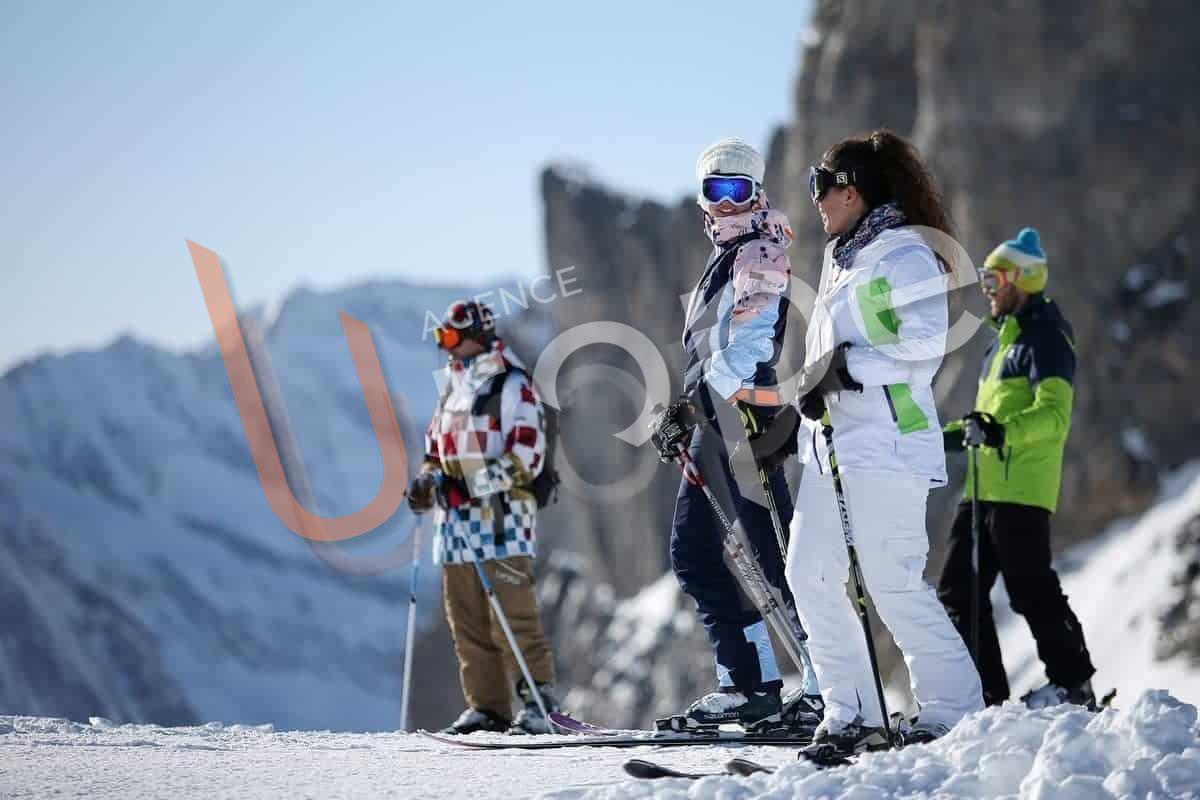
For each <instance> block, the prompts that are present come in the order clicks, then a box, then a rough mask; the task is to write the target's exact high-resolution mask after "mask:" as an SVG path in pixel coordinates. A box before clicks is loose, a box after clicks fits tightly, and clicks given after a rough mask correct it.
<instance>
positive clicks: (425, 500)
mask: <svg viewBox="0 0 1200 800" xmlns="http://www.w3.org/2000/svg"><path fill="white" fill-rule="evenodd" d="M441 477H442V473H441V472H440V471H438V470H428V471H423V472H421V473H420V474H419V475H417V477H415V478H413V482H412V485H410V486H409V487H408V507H409V508H410V509H412V511H413V513H414V514H424V513H425V512H426V511H428V510H429V509H431V508H433V505H434V503H436V502H437V492H438V486H439V484H441Z"/></svg>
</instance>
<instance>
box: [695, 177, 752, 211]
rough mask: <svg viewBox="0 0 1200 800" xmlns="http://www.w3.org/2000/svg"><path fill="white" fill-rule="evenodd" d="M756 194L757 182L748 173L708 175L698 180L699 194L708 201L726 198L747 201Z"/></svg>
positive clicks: (735, 201) (737, 202)
mask: <svg viewBox="0 0 1200 800" xmlns="http://www.w3.org/2000/svg"><path fill="white" fill-rule="evenodd" d="M757 195H758V183H757V182H756V181H755V180H754V179H753V178H751V177H750V176H748V175H709V176H708V177H707V178H705V179H704V180H703V181H701V182H700V196H701V197H703V198H704V199H705V200H707V201H708V202H710V203H719V202H721V201H722V200H728V201H729V202H731V203H733V204H734V205H739V206H740V205H742V204H743V203H749V202H750V201H751V200H753V199H754V198H755V197H756V196H757Z"/></svg>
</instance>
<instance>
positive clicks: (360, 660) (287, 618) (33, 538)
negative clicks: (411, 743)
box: [0, 282, 464, 730]
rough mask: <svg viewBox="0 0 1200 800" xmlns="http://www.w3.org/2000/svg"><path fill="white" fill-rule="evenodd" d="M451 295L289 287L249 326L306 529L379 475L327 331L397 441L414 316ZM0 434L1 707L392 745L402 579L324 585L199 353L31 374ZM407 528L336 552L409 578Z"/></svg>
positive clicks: (423, 409)
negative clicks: (372, 353)
mask: <svg viewBox="0 0 1200 800" xmlns="http://www.w3.org/2000/svg"><path fill="white" fill-rule="evenodd" d="M463 293H464V290H462V289H457V288H451V287H440V288H439V287H422V286H413V285H409V284H404V283H398V282H391V283H376V284H367V285H362V286H358V287H354V288H352V289H347V290H344V291H335V292H327V293H316V292H312V291H308V290H298V291H296V292H293V293H292V294H291V295H290V296H289V297H288V298H287V299H286V300H285V302H283V303H282V304H281V306H280V307H279V309H278V311H277V313H275V314H274V315H273V316H272V317H271V318H268V319H265V320H263V321H262V330H263V334H264V336H265V350H266V352H267V353H268V354H269V361H270V366H271V371H272V372H273V373H274V376H275V378H276V380H277V382H278V386H279V395H280V396H281V397H282V400H283V403H284V404H285V405H286V414H287V417H288V418H289V420H290V428H291V431H292V434H293V435H294V438H295V439H296V441H297V442H298V445H299V451H300V454H301V456H302V458H303V461H304V465H305V470H304V471H305V473H306V477H307V479H308V480H307V482H308V484H309V485H310V486H311V489H312V494H313V497H314V501H313V503H312V506H313V510H314V511H318V512H319V513H322V514H324V515H330V516H332V515H339V514H345V513H348V512H350V511H354V510H357V509H359V508H361V507H362V506H364V505H365V504H366V503H367V502H369V501H370V499H371V498H372V497H373V496H374V495H375V493H376V492H377V491H378V487H379V482H380V477H381V467H380V464H381V462H380V457H379V452H378V447H377V445H376V442H375V437H374V434H373V431H372V429H371V426H370V422H369V419H368V417H367V412H366V407H365V404H364V402H363V400H362V395H361V392H360V390H359V387H358V381H357V378H356V376H355V374H354V370H353V365H352V362H351V360H350V358H349V354H348V352H347V349H346V344H345V340H344V338H343V335H342V330H341V324H340V322H339V319H338V312H340V311H345V312H347V313H349V314H351V315H353V316H355V317H357V318H359V319H362V320H364V321H365V322H366V323H367V324H368V325H369V326H370V328H371V330H372V332H373V335H374V338H375V340H376V344H377V348H378V352H379V356H380V361H381V365H382V367H383V370H384V373H385V376H386V378H387V380H388V382H389V386H390V388H391V390H392V394H393V400H394V401H395V403H396V406H397V412H398V417H399V419H400V424H401V427H402V430H403V431H404V433H405V438H406V441H408V442H410V443H415V442H418V441H419V439H418V438H417V437H416V434H415V431H416V427H415V425H414V420H416V421H417V422H418V424H419V423H421V422H423V418H424V417H426V416H427V414H428V413H429V410H430V409H431V408H432V405H433V402H434V399H435V386H434V382H433V379H432V372H433V370H434V369H435V368H436V367H437V366H438V363H439V359H438V356H437V355H436V351H435V349H434V347H433V345H432V344H431V343H430V342H429V340H428V339H426V340H425V341H422V330H423V322H424V319H425V314H426V312H427V311H432V312H433V313H434V314H435V315H439V316H440V314H441V313H442V311H443V310H444V309H445V307H446V305H447V304H448V303H449V302H450V301H451V299H452V298H454V297H458V296H461V295H462V294H463ZM250 327H253V326H247V328H250ZM261 377H262V376H261V375H260V379H261ZM0 420H3V423H4V424H3V425H0V608H3V611H2V612H0V710H2V711H4V712H6V713H29V714H52V715H65V716H71V717H73V718H77V719H78V718H86V717H87V716H88V715H91V714H102V715H105V716H108V717H112V718H114V719H117V720H120V721H155V722H158V723H163V724H172V723H173V724H180V723H188V722H192V721H197V720H204V719H224V720H228V721H230V722H271V723H274V724H275V725H276V726H278V727H281V728H292V727H318V728H326V727H329V728H342V729H346V728H349V729H359V730H362V729H367V730H370V729H388V728H394V727H395V726H396V723H397V721H398V719H399V709H398V705H399V701H398V698H399V696H400V685H399V684H400V678H399V662H400V657H401V642H402V641H403V627H404V608H405V605H406V602H407V596H408V572H407V570H403V571H393V572H390V573H387V574H384V575H379V576H374V577H371V576H366V577H354V576H349V575H345V574H342V573H340V572H339V571H337V570H335V569H333V568H331V567H330V566H329V565H328V564H327V563H325V561H323V560H322V558H320V557H318V554H317V553H315V552H314V550H313V549H312V548H311V547H310V545H309V543H308V542H307V541H305V540H303V539H301V538H300V537H298V536H296V535H295V534H293V533H291V532H290V531H289V530H287V529H286V528H285V527H284V526H283V525H282V524H281V523H280V522H279V521H278V520H277V519H276V518H275V516H274V515H273V514H272V512H271V511H270V509H269V508H268V506H267V503H266V500H265V498H264V496H263V494H262V491H261V489H260V487H259V483H258V479H257V474H256V472H255V470H254V466H253V462H252V459H251V457H250V453H249V448H248V447H247V445H246V442H245V437H244V434H243V430H242V424H241V420H240V418H239V417H238V414H237V411H236V407H235V405H234V402H233V397H232V392H231V389H230V386H229V381H228V378H227V376H226V372H225V368H224V365H223V363H222V361H221V359H220V358H219V356H217V355H216V353H215V352H214V351H213V348H211V347H210V348H209V349H208V350H207V351H205V352H201V353H196V354H188V355H178V354H174V353H170V352H166V351H163V350H161V349H157V348H155V347H152V346H149V345H146V344H143V343H140V342H137V341H135V340H133V339H130V338H127V337H126V338H122V339H120V340H118V341H116V342H115V343H113V344H112V345H110V346H108V347H106V348H104V349H102V350H99V351H95V352H81V353H74V354H70V355H66V356H62V357H39V358H36V359H32V360H30V361H28V362H25V363H24V364H22V365H20V366H18V367H15V368H14V369H12V370H10V371H9V372H8V373H7V374H5V375H4V377H3V378H2V379H0ZM409 450H410V453H412V454H413V458H412V460H413V461H415V459H416V458H417V457H419V456H417V455H416V454H417V453H419V444H417V445H416V446H415V447H414V446H412V445H411V444H410V447H409ZM297 494H298V496H301V497H303V494H302V493H301V492H300V491H297ZM408 530H409V522H408V519H407V510H406V509H404V508H401V510H400V511H399V512H398V513H397V514H396V515H395V517H394V518H393V519H392V520H391V521H389V523H387V524H386V525H385V526H383V527H382V528H381V529H379V530H378V531H375V532H373V533H371V534H369V535H367V536H365V537H361V539H362V540H361V541H359V540H356V541H354V542H351V543H343V544H341V545H339V547H340V548H342V551H343V552H348V553H351V554H357V555H359V556H362V555H364V554H372V553H374V554H379V553H386V552H389V551H392V550H394V549H396V548H399V549H400V552H399V554H400V555H401V556H402V559H401V560H404V561H407V559H408V553H409V544H408V543H407V542H406V541H405V537H406V536H407V533H408ZM428 541H429V539H428V537H426V542H428ZM326 560H328V559H326ZM394 560H396V559H393V561H394ZM426 575H427V576H429V577H430V578H431V579H432V578H433V577H434V574H433V571H432V570H426ZM430 588H432V586H431V587H430ZM427 599H428V598H427ZM425 607H426V609H427V610H428V611H427V613H430V614H432V613H435V612H436V608H435V607H434V604H432V603H426V604H425ZM430 678H431V679H436V680H437V681H438V685H439V686H442V685H449V684H450V681H448V680H446V679H445V676H443V675H437V676H430Z"/></svg>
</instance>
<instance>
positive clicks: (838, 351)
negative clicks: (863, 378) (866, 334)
mask: <svg viewBox="0 0 1200 800" xmlns="http://www.w3.org/2000/svg"><path fill="white" fill-rule="evenodd" d="M851 346H852V345H851V344H850V342H842V343H841V344H839V345H838V346H837V347H836V348H834V350H833V355H832V356H830V358H829V364H828V366H826V367H825V374H824V375H822V376H821V380H820V381H819V382H818V383H817V385H816V386H815V387H813V388H812V389H810V390H809V391H808V392H807V393H806V394H804V395H803V396H802V397H800V399H799V400H798V401H797V402H796V405H798V406H799V407H800V413H801V414H803V415H804V417H805V418H806V419H811V420H813V421H814V422H817V421H820V419H821V417H823V416H825V395H826V394H828V393H829V392H859V393H860V394H861V393H862V390H863V385H862V384H861V383H859V382H858V381H856V380H854V376H853V375H851V374H850V368H849V367H848V366H847V365H846V351H847V350H849V349H850V348H851Z"/></svg>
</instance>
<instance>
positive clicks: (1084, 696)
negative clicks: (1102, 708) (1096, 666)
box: [1021, 680, 1098, 711]
mask: <svg viewBox="0 0 1200 800" xmlns="http://www.w3.org/2000/svg"><path fill="white" fill-rule="evenodd" d="M1021 702H1023V703H1024V704H1025V705H1026V706H1028V707H1029V708H1049V707H1050V706H1057V705H1062V704H1063V703H1073V704H1074V705H1077V706H1083V707H1084V708H1086V709H1087V710H1088V711H1096V710H1097V709H1098V706H1097V705H1096V693H1095V692H1094V691H1092V682H1091V681H1090V680H1087V681H1084V682H1083V683H1081V684H1079V685H1078V686H1070V687H1068V686H1059V685H1058V684H1056V683H1047V684H1046V685H1045V686H1043V687H1041V688H1040V689H1034V690H1033V691H1032V692H1026V693H1025V694H1023V695H1021Z"/></svg>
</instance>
